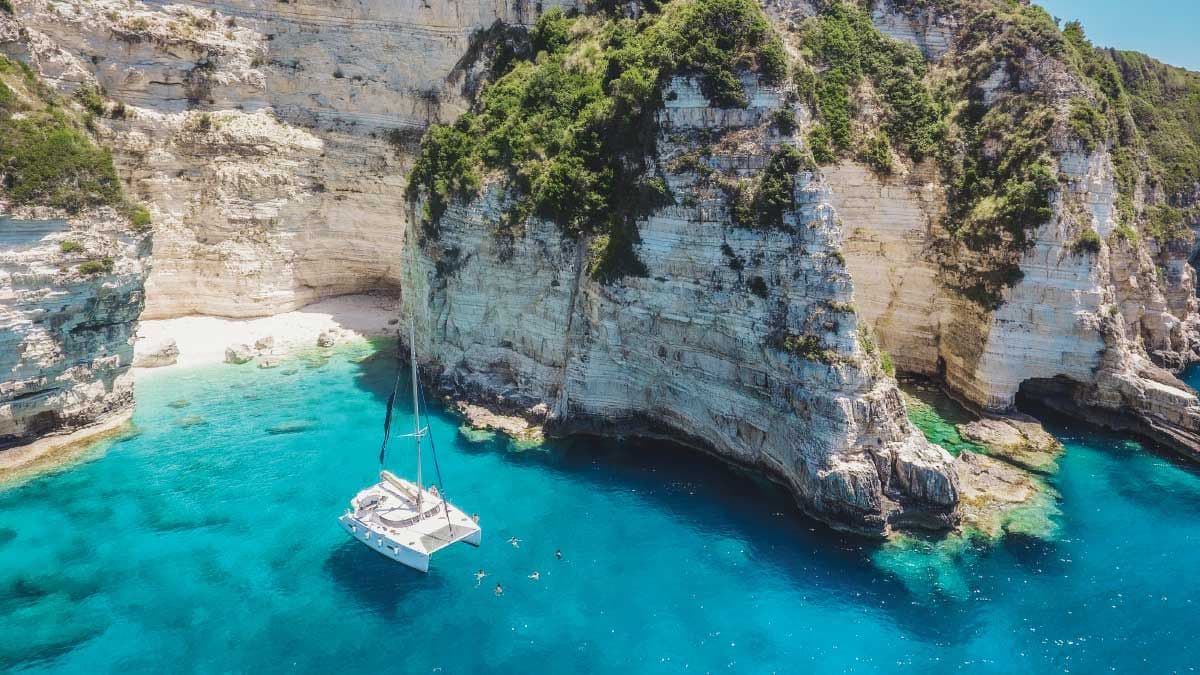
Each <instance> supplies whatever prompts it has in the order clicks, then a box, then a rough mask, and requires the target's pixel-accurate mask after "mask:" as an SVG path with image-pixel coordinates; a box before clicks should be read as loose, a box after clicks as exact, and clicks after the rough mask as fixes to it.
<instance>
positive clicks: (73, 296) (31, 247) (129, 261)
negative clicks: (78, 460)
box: [0, 204, 149, 450]
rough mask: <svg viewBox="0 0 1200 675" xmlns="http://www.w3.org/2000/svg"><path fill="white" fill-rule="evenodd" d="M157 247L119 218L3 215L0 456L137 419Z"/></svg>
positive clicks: (104, 212) (36, 212) (39, 212)
mask: <svg viewBox="0 0 1200 675" xmlns="http://www.w3.org/2000/svg"><path fill="white" fill-rule="evenodd" d="M2 206H3V204H0V207H2ZM0 212H3V209H0ZM66 242H69V243H66ZM148 244H149V240H148V239H147V238H146V237H145V236H144V235H137V234H131V233H129V232H128V222H127V221H126V220H125V219H124V218H123V217H121V216H119V215H118V214H117V213H115V212H113V211H112V210H111V209H100V210H97V211H92V212H87V213H84V214H80V215H77V216H73V217H71V218H69V219H66V218H64V217H63V215H62V214H60V213H57V212H54V211H50V210H44V209H19V210H15V211H10V212H9V215H6V216H0V373H3V374H4V376H3V379H0V450H2V449H4V448H9V447H12V446H16V445H22V444H25V443H29V442H32V441H34V440H37V439H38V438H40V437H43V436H47V435H52V434H54V435H59V434H67V433H70V432H73V431H76V430H79V429H83V428H86V427H90V426H96V425H102V424H103V423H105V422H108V421H109V420H112V419H114V418H117V417H121V416H126V415H128V414H129V412H130V410H131V409H132V406H133V379H132V375H131V374H130V372H129V368H130V366H131V364H132V362H133V336H134V333H135V331H136V325H137V318H138V314H140V313H141V311H142V304H143V302H144V297H145V296H144V294H143V291H142V286H143V282H144V280H145V276H146V264H145V263H146V255H147V253H148V248H149V247H148ZM88 263H93V264H92V265H89V264H88ZM93 270H94V271H93Z"/></svg>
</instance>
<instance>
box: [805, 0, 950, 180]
mask: <svg viewBox="0 0 1200 675" xmlns="http://www.w3.org/2000/svg"><path fill="white" fill-rule="evenodd" d="M800 43H801V46H802V51H803V61H804V63H803V64H802V65H800V66H799V67H797V68H796V69H795V73H794V75H793V79H794V81H795V84H796V88H797V91H798V93H799V94H800V96H801V97H802V98H803V99H804V100H805V101H806V102H807V103H808V104H809V107H811V108H812V109H813V110H814V111H815V112H816V115H817V118H818V119H819V120H820V126H819V127H818V128H816V129H814V130H813V131H812V132H811V133H812V134H813V135H815V136H816V139H815V143H814V145H816V146H817V148H815V149H814V154H815V155H816V156H817V160H818V161H819V162H821V163H828V162H830V161H832V160H833V159H834V158H835V156H836V155H839V154H840V155H846V154H853V153H857V154H858V155H859V156H860V157H863V158H864V159H866V160H867V161H869V162H870V163H871V164H872V165H873V166H875V167H876V168H879V169H881V170H885V171H886V170H887V169H888V168H890V159H888V160H886V161H885V160H884V159H883V155H885V154H886V150H887V146H888V145H891V144H892V143H894V144H895V146H896V148H897V149H898V150H899V151H901V152H903V153H904V154H906V155H908V156H909V157H911V158H912V159H914V160H920V159H922V158H924V157H926V156H928V155H930V154H931V153H933V151H934V150H935V149H936V147H937V143H938V141H939V139H940V138H941V137H942V134H943V133H944V129H943V123H942V115H941V113H940V111H939V110H938V109H937V106H936V105H935V102H934V98H933V95H932V93H931V92H930V89H929V87H928V86H927V85H926V83H925V81H924V79H925V76H926V74H927V66H926V64H925V59H924V57H923V56H922V55H921V52H919V51H918V50H917V48H916V47H914V46H912V45H910V44H908V43H905V42H901V41H899V40H894V39H892V38H890V37H888V36H886V35H884V34H883V33H881V32H879V30H878V29H876V28H875V26H874V24H873V23H872V22H871V16H870V15H869V14H868V13H867V12H866V11H865V10H864V9H863V8H862V7H860V6H858V5H857V4H852V3H849V2H840V1H835V2H827V3H824V5H823V6H822V8H821V11H820V12H819V13H818V14H817V15H816V16H815V17H812V18H810V19H807V20H805V22H804V23H803V24H802V25H801V27H800ZM864 79H865V80H867V81H869V83H870V85H871V87H872V88H873V90H874V92H875V95H876V96H877V97H878V99H879V103H880V107H881V112H882V116H883V119H882V120H881V122H882V127H883V129H882V131H883V132H885V133H884V134H876V135H873V136H869V137H860V138H856V137H855V131H854V125H853V118H854V112H855V110H854V109H855V107H856V106H855V103H854V96H855V91H856V90H857V89H858V88H859V87H860V86H861V84H862V82H863V80H864ZM881 141H882V142H883V144H882V145H881ZM813 142H814V139H811V138H810V143H813ZM830 145H831V146H832V152H831V151H830V150H831V148H830Z"/></svg>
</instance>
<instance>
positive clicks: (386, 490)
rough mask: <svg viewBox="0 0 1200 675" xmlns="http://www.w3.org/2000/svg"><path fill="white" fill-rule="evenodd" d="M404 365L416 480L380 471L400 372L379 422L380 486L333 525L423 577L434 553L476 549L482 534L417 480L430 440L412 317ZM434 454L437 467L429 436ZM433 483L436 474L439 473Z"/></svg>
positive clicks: (432, 488) (367, 492)
mask: <svg viewBox="0 0 1200 675" xmlns="http://www.w3.org/2000/svg"><path fill="white" fill-rule="evenodd" d="M408 330H409V342H408V344H409V348H408V352H409V360H410V364H411V369H412V397H413V432H412V433H411V434H405V435H404V437H406V438H412V439H413V445H414V446H415V448H416V455H417V481H416V483H413V482H411V481H409V480H406V479H404V478H400V477H399V476H396V475H395V474H394V473H392V472H391V471H388V470H387V469H385V468H384V457H385V454H386V452H387V444H388V436H389V434H390V431H391V425H392V404H393V403H395V400H396V390H397V388H398V387H399V384H400V374H399V371H397V373H396V385H395V386H393V388H392V395H391V396H389V397H388V402H387V414H386V417H385V419H384V423H383V445H382V446H380V448H379V482H378V483H377V484H375V485H372V486H370V487H368V488H366V489H365V490H363V491H361V492H359V493H358V494H357V495H355V496H354V499H352V500H350V508H349V509H347V510H346V512H345V513H344V514H342V516H341V517H340V518H338V521H339V522H340V523H341V524H342V527H344V528H346V531H347V532H349V533H350V534H351V536H353V537H354V538H355V539H358V540H359V541H361V542H362V543H363V544H366V545H367V546H368V547H369V548H371V549H372V550H374V551H377V552H379V553H382V554H383V555H385V556H387V557H388V558H391V559H392V560H395V561H396V562H398V563H402V564H404V565H407V566H409V567H411V568H413V569H416V570H420V571H422V572H428V571H429V559H430V558H432V557H433V554H434V553H436V552H438V551H440V550H442V549H443V548H446V547H447V546H449V545H451V544H456V543H458V542H460V541H465V542H467V543H468V544H471V545H472V546H479V543H480V541H481V540H482V537H483V531H482V530H481V529H480V527H479V523H478V519H477V518H475V517H472V516H468V515H467V514H465V513H463V512H462V511H461V510H459V509H458V508H457V507H456V506H454V505H453V504H451V503H450V502H449V501H447V500H446V497H445V495H444V494H442V492H441V490H438V488H437V487H435V486H433V485H430V486H428V487H426V486H425V485H424V484H423V483H422V477H421V445H422V441H423V440H424V439H425V437H426V436H427V435H429V427H428V425H426V426H422V425H421V398H420V388H419V384H418V379H417V340H416V329H415V327H414V323H413V320H412V317H409V321H408ZM429 442H430V449H431V450H433V453H434V454H433V458H434V467H435V468H437V449H436V447H435V446H434V445H433V437H432V436H429ZM438 474H439V475H438V482H439V483H440V482H441V475H440V474H441V471H440V469H438Z"/></svg>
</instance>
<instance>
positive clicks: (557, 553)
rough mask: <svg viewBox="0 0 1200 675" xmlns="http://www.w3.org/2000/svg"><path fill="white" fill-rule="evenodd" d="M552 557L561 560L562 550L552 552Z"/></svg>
mask: <svg viewBox="0 0 1200 675" xmlns="http://www.w3.org/2000/svg"><path fill="white" fill-rule="evenodd" d="M554 557H555V558H558V559H559V560H562V549H561V548H560V549H558V550H557V551H555V552H554Z"/></svg>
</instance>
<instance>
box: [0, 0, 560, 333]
mask: <svg viewBox="0 0 1200 675" xmlns="http://www.w3.org/2000/svg"><path fill="white" fill-rule="evenodd" d="M556 4H560V3H557V2H546V3H539V4H538V7H539V8H542V9H546V8H549V7H551V6H554V5H556ZM14 6H15V8H16V19H9V18H8V15H7V14H5V13H2V12H0V50H3V51H7V52H10V53H13V54H15V55H18V56H20V57H22V58H24V59H25V60H27V61H29V62H31V63H32V64H33V65H34V67H35V68H37V69H38V70H39V71H40V72H41V73H42V74H43V75H44V76H45V77H47V78H49V79H50V80H51V81H53V82H55V83H56V84H57V85H58V86H59V87H60V88H61V89H63V90H66V91H72V90H74V89H75V88H77V87H78V86H80V85H82V84H89V83H94V84H98V85H100V86H102V87H104V89H105V90H106V91H107V93H108V94H109V95H110V96H111V97H112V98H113V99H115V100H117V101H120V102H121V103H122V105H123V106H124V107H123V108H122V114H121V116H120V117H119V118H117V119H111V118H110V119H103V120H100V123H101V125H102V126H103V127H104V129H106V130H107V133H108V135H109V138H108V143H109V145H111V146H112V147H113V148H114V150H115V152H116V154H117V161H118V164H119V165H120V167H121V168H122V170H123V173H124V174H125V175H126V176H127V177H128V178H129V179H130V181H131V186H132V188H133V190H134V191H135V192H136V194H137V196H139V197H141V198H143V199H145V200H147V201H148V202H149V203H150V204H151V205H152V210H153V212H154V216H155V229H156V231H155V248H154V258H155V264H154V268H153V271H152V273H151V275H150V278H149V280H148V282H147V296H148V300H147V306H146V312H145V317H146V318H166V317H172V316H180V315H186V314H191V313H201V314H215V315H220V316H229V317H251V316H265V315H270V314H275V313H279V312H283V311H288V310H291V309H295V308H297V307H300V306H302V305H304V304H307V303H310V302H312V301H314V300H316V299H318V298H321V297H326V296H332V295H340V294H346V293H356V292H361V291H366V290H371V289H377V288H384V287H387V286H389V285H393V284H395V283H396V282H397V281H398V279H399V275H400V262H399V261H400V260H401V249H400V247H399V244H400V241H401V237H402V232H403V222H402V221H401V219H402V217H403V209H402V198H401V193H402V191H403V187H404V171H405V170H406V168H407V164H408V162H409V160H410V158H411V153H412V151H413V150H415V148H416V146H417V144H418V142H419V140H420V137H421V134H422V132H423V130H424V128H425V126H426V125H427V124H428V123H429V122H430V121H436V120H446V119H453V118H454V117H455V116H456V115H457V114H458V113H460V112H461V111H462V110H463V108H464V104H463V97H462V88H463V87H464V86H468V85H469V84H470V83H469V81H468V80H469V78H468V75H469V73H467V72H466V71H465V70H464V69H463V68H462V67H460V62H461V61H463V59H464V56H465V55H466V54H467V53H468V52H469V51H470V49H471V46H472V44H473V42H472V41H473V38H474V36H475V35H476V32H477V31H479V30H481V29H485V28H487V27H489V26H491V25H492V24H493V23H495V22H496V21H497V20H502V21H506V22H509V23H514V24H521V23H527V22H530V21H532V20H534V19H536V15H535V14H534V12H533V8H532V6H531V5H525V4H523V3H514V4H511V5H510V4H505V3H500V4H489V3H472V2H459V1H458V0H453V1H451V2H440V3H432V4H431V3H421V2H398V3H397V2H392V1H391V0H352V1H350V2H338V3H335V4H334V5H333V6H331V5H330V3H329V2H327V1H326V0H292V1H291V2H278V1H277V0H232V1H225V2H203V1H199V0H198V1H195V2H190V3H178V4H165V3H159V2H145V3H144V2H132V3H131V2H127V1H126V0H70V1H69V2H59V1H57V0H53V1H52V0H16V1H15V2H14Z"/></svg>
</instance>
